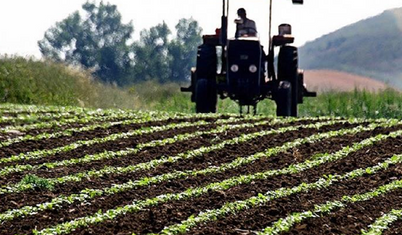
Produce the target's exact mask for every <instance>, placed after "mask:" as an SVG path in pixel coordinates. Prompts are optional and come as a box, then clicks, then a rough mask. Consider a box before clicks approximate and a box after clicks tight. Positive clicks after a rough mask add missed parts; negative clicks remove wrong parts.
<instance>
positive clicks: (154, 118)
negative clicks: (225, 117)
mask: <svg viewBox="0 0 402 235" xmlns="http://www.w3.org/2000/svg"><path fill="white" fill-rule="evenodd" d="M203 116H204V117H205V115H198V116H196V117H200V118H201V117H203ZM192 117H193V116H188V117H187V116H183V117H182V116H178V115H176V114H170V115H163V116H161V114H160V113H148V114H144V116H142V117H140V118H139V119H132V120H124V121H116V122H106V123H96V124H93V125H89V126H84V127H80V128H69V129H66V130H63V131H59V132H54V133H42V134H39V135H35V136H30V135H25V136H20V137H16V138H12V139H9V140H7V141H3V142H0V148H1V147H6V146H10V145H12V144H15V143H19V142H23V141H28V140H31V141H37V140H41V139H50V138H58V137H61V136H71V135H72V134H73V133H80V132H84V131H91V130H95V129H107V128H110V127H112V126H115V125H129V124H141V123H143V124H145V123H148V122H160V121H166V120H169V119H175V118H179V119H184V120H185V119H190V118H192Z"/></svg>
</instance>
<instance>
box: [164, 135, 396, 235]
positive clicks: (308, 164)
mask: <svg viewBox="0 0 402 235" xmlns="http://www.w3.org/2000/svg"><path fill="white" fill-rule="evenodd" d="M401 135H402V131H397V132H393V133H390V134H389V135H378V136H376V137H371V138H369V139H365V140H363V141H361V142H360V143H355V144H354V145H353V146H352V147H349V146H347V147H345V148H343V149H341V150H340V151H338V152H336V153H333V154H328V153H327V154H323V155H322V154H317V155H316V156H312V157H311V158H310V159H309V160H307V161H305V162H302V163H298V164H292V165H290V166H289V167H287V168H282V169H279V170H270V171H267V172H261V173H257V174H254V175H248V176H239V177H238V179H236V178H235V179H231V181H232V180H233V181H237V182H239V181H242V182H244V183H250V182H252V181H254V180H256V179H268V178H270V177H273V176H278V175H284V174H296V173H300V172H302V171H305V170H308V169H311V168H313V167H316V166H319V165H322V164H325V163H327V162H330V161H336V160H339V159H341V158H344V157H346V156H347V155H349V154H350V153H352V152H355V151H357V150H359V149H362V148H365V147H368V146H371V145H373V144H375V143H376V142H380V141H383V140H385V139H387V138H396V137H397V136H401ZM401 160H402V156H399V155H398V156H394V157H393V158H391V159H389V160H387V161H385V162H384V163H382V164H379V166H377V167H374V168H370V167H369V168H367V169H365V170H362V169H357V170H354V171H352V172H351V173H349V174H346V175H345V176H344V177H341V176H336V175H334V176H331V175H329V176H327V178H321V179H319V180H318V181H317V182H316V183H312V184H305V183H302V184H301V185H299V186H297V187H294V188H291V189H278V190H276V191H274V192H268V193H267V195H266V196H263V195H259V196H257V197H252V198H250V199H248V200H246V201H238V202H234V203H228V204H226V205H225V206H223V207H222V208H220V209H216V210H211V211H208V212H203V213H200V215H199V216H198V217H191V218H189V219H188V220H187V221H184V222H183V223H181V224H178V225H174V226H171V227H170V228H167V229H165V230H164V232H166V233H173V234H174V233H176V232H178V231H181V232H183V231H186V230H187V229H189V228H190V227H192V226H195V225H196V224H198V223H202V222H208V221H211V220H216V219H219V218H221V217H223V216H225V215H227V214H234V213H236V212H238V211H241V210H244V209H248V208H250V207H254V206H257V205H262V204H263V203H265V202H267V201H269V200H272V199H276V198H278V197H284V196H289V195H290V194H293V193H299V192H303V191H304V190H311V189H317V188H320V189H321V188H322V187H323V186H324V185H326V186H328V185H329V184H323V183H322V182H324V180H326V181H325V182H327V183H328V182H330V181H329V180H334V181H335V180H336V179H339V180H341V179H346V178H348V177H350V176H351V177H352V178H353V177H358V176H361V175H362V174H363V173H365V172H366V173H370V174H371V173H375V172H376V171H377V170H378V169H377V168H379V169H385V168H387V167H388V166H389V165H390V164H396V163H400V161H401ZM331 182H332V181H331ZM310 185H311V186H312V188H311V187H310ZM279 227H283V226H282V224H281V225H279ZM183 229H184V230H183ZM267 231H268V232H267V234H271V232H272V231H273V230H270V229H267Z"/></svg>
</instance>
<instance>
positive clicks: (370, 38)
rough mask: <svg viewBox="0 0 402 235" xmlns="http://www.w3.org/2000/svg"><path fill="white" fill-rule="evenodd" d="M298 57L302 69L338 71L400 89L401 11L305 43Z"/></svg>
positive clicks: (401, 57)
mask: <svg viewBox="0 0 402 235" xmlns="http://www.w3.org/2000/svg"><path fill="white" fill-rule="evenodd" d="M299 54H300V67H301V68H303V69H307V70H308V69H313V70H314V69H330V70H340V71H345V72H350V73H354V74H358V75H362V76H368V77H372V78H375V79H377V80H380V81H383V82H385V83H387V84H390V85H396V86H397V87H399V88H402V8H398V9H394V10H388V11H385V12H383V13H382V14H380V15H378V16H375V17H372V18H368V19H365V20H362V21H359V22H357V23H355V24H352V25H349V26H347V27H344V28H342V29H339V30H337V31H335V32H333V33H330V34H328V35H325V36H323V37H321V38H318V39H316V40H314V41H312V42H308V43H306V44H305V45H304V46H303V47H301V48H300V49H299Z"/></svg>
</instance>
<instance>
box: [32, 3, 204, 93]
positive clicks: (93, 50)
mask: <svg viewBox="0 0 402 235" xmlns="http://www.w3.org/2000/svg"><path fill="white" fill-rule="evenodd" d="M82 9H83V12H84V14H83V15H81V14H80V12H79V11H76V12H74V13H73V14H71V15H69V16H68V17H67V18H66V19H64V20H62V21H61V22H57V23H56V24H55V26H53V27H51V28H49V29H48V30H47V31H46V32H45V35H44V38H43V39H42V40H40V41H38V46H39V49H40V51H41V53H42V56H43V57H44V58H46V59H50V60H54V61H57V62H63V63H67V64H70V65H76V66H81V67H83V68H85V69H88V70H89V71H91V72H92V73H93V75H94V76H95V77H96V78H98V79H100V80H101V81H103V82H105V83H113V84H117V85H119V86H124V85H129V84H132V83H136V82H141V81H146V80H156V81H158V82H161V83H164V82H181V81H186V80H187V79H188V77H189V75H190V69H191V67H192V66H194V65H195V61H196V54H197V46H198V45H199V44H200V43H201V32H202V29H201V28H200V26H199V24H198V22H197V21H196V20H194V19H192V18H189V19H185V18H183V19H180V20H179V22H178V23H177V25H176V27H175V29H176V30H175V35H174V36H173V35H172V31H171V30H170V29H169V27H168V26H167V25H166V23H165V22H163V23H161V24H158V25H157V26H154V27H151V28H150V29H145V30H142V31H141V32H140V39H139V40H138V41H134V42H133V40H132V34H133V32H134V27H133V24H132V21H130V22H129V23H127V24H123V23H122V17H121V14H120V13H119V11H118V10H117V6H116V5H112V4H109V3H106V4H105V3H103V1H101V2H100V3H99V4H97V3H91V2H86V3H85V4H83V5H82Z"/></svg>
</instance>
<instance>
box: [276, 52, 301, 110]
mask: <svg viewBox="0 0 402 235" xmlns="http://www.w3.org/2000/svg"><path fill="white" fill-rule="evenodd" d="M278 79H279V81H288V82H290V84H291V85H292V97H291V101H292V102H291V116H294V117H296V116H297V104H298V103H299V85H300V84H299V74H298V55H297V48H296V47H292V46H283V47H281V50H280V51H279V56H278ZM301 85H303V84H301Z"/></svg>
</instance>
